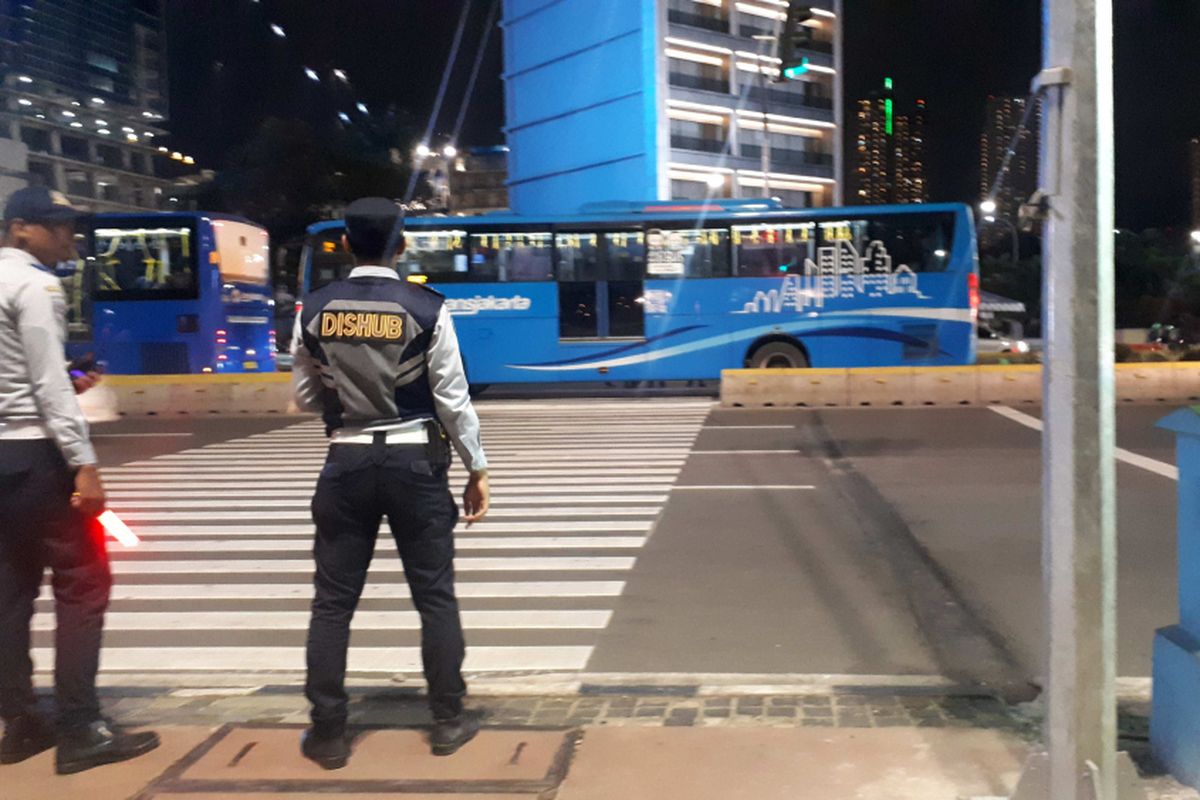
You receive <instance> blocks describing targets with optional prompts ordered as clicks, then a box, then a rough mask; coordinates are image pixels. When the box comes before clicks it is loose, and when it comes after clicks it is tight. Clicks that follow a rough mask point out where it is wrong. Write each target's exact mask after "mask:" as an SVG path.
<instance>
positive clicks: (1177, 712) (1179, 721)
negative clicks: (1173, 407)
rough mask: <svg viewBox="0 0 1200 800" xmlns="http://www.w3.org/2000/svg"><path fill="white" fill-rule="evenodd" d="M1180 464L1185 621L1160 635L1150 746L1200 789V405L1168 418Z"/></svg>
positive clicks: (1157, 634)
mask: <svg viewBox="0 0 1200 800" xmlns="http://www.w3.org/2000/svg"><path fill="white" fill-rule="evenodd" d="M1158 427H1160V428H1164V429H1166V430H1169V431H1174V432H1175V457H1176V463H1177V464H1178V465H1179V520H1178V522H1177V527H1178V532H1179V624H1178V625H1170V626H1168V627H1166V628H1159V629H1158V631H1156V632H1155V636H1154V701H1153V709H1152V711H1151V716H1150V745H1151V747H1152V748H1153V750H1154V755H1155V756H1156V757H1157V758H1158V759H1159V760H1160V761H1162V763H1163V764H1164V765H1165V766H1166V767H1167V768H1168V769H1169V770H1170V771H1171V774H1172V775H1174V776H1175V777H1176V778H1177V779H1179V780H1180V781H1181V782H1183V783H1185V784H1187V785H1189V786H1192V787H1195V788H1200V406H1193V407H1192V408H1184V409H1180V410H1179V411H1176V412H1175V413H1173V414H1171V415H1169V416H1167V417H1165V418H1164V419H1162V420H1161V421H1160V422H1159V423H1158Z"/></svg>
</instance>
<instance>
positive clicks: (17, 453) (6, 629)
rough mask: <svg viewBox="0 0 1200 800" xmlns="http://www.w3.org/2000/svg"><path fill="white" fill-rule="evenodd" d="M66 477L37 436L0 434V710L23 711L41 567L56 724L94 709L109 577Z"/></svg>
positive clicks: (87, 716)
mask: <svg viewBox="0 0 1200 800" xmlns="http://www.w3.org/2000/svg"><path fill="white" fill-rule="evenodd" d="M73 487H74V478H73V475H72V472H71V470H70V468H69V467H68V466H67V464H66V462H65V461H64V460H63V457H62V455H61V454H60V453H59V450H58V447H57V446H55V444H54V443H53V442H51V441H48V440H45V439H39V440H29V441H0V717H3V718H4V719H5V720H6V721H7V720H12V719H14V718H16V717H18V716H21V715H22V714H24V713H26V712H28V711H30V710H32V709H33V706H34V702H35V698H34V694H33V663H32V662H31V661H30V658H29V646H30V633H29V627H30V623H31V621H32V618H33V604H34V600H35V599H36V598H37V595H38V590H39V589H40V588H41V585H42V576H43V573H44V572H45V570H46V568H47V567H49V568H50V571H51V575H52V577H53V586H54V600H55V614H56V616H57V621H58V627H57V630H56V632H55V637H54V643H55V665H54V690H55V696H56V699H57V705H58V716H59V725H60V727H62V728H70V727H74V726H76V725H86V724H88V723H90V722H94V721H95V720H97V719H99V717H100V703H99V701H98V700H97V698H96V670H97V667H98V666H99V661H100V638H101V632H102V629H103V627H104V611H105V609H106V608H108V596H109V590H110V589H111V588H112V576H111V573H110V572H109V566H108V555H107V553H106V552H105V548H104V534H103V531H102V530H101V529H100V527H99V525H98V524H96V523H95V522H94V521H89V520H85V519H84V518H83V517H81V516H80V515H79V514H78V512H76V511H74V510H73V509H72V508H71V492H72V491H73Z"/></svg>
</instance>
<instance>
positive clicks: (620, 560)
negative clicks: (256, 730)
mask: <svg viewBox="0 0 1200 800" xmlns="http://www.w3.org/2000/svg"><path fill="white" fill-rule="evenodd" d="M633 562H634V559H633V558H631V557H624V556H506V557H481V558H456V559H454V568H455V569H456V570H457V571H459V572H580V571H596V570H602V571H613V572H616V571H623V570H628V569H632V568H633ZM112 568H113V573H114V574H116V575H118V576H120V575H191V574H196V575H200V574H205V573H208V574H212V573H216V574H230V575H236V574H270V573H272V572H277V573H281V574H283V573H288V574H292V573H297V572H298V573H302V574H312V572H313V560H312V559H311V558H304V559H279V560H272V561H256V560H253V559H250V560H246V561H241V560H224V559H221V560H218V559H213V560H208V559H188V560H186V561H168V560H163V561H126V560H124V559H113V562H112ZM401 572H403V568H402V567H401V565H400V561H399V559H395V560H393V559H391V558H388V557H386V556H383V557H376V559H375V561H374V562H373V566H372V567H371V574H372V575H378V574H380V573H387V574H399V573H401Z"/></svg>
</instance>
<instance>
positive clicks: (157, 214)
mask: <svg viewBox="0 0 1200 800" xmlns="http://www.w3.org/2000/svg"><path fill="white" fill-rule="evenodd" d="M127 217H153V218H155V219H162V220H173V219H188V220H194V219H209V220H220V221H222V222H240V223H242V224H244V225H253V226H254V227H256V228H263V227H264V226H263V225H260V224H259V223H257V222H255V221H254V220H251V219H246V218H245V217H239V216H237V215H236V214H217V213H213V212H210V211H105V212H103V213H100V214H93V215H92V218H94V219H122V218H127Z"/></svg>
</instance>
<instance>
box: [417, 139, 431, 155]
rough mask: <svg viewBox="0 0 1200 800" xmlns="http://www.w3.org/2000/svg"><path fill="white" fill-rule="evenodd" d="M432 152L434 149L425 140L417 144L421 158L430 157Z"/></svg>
mask: <svg viewBox="0 0 1200 800" xmlns="http://www.w3.org/2000/svg"><path fill="white" fill-rule="evenodd" d="M430 152H432V151H431V150H430V149H429V145H427V144H425V143H424V142H421V143H420V144H419V145H417V156H418V157H419V158H428V157H429V154H430Z"/></svg>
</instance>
